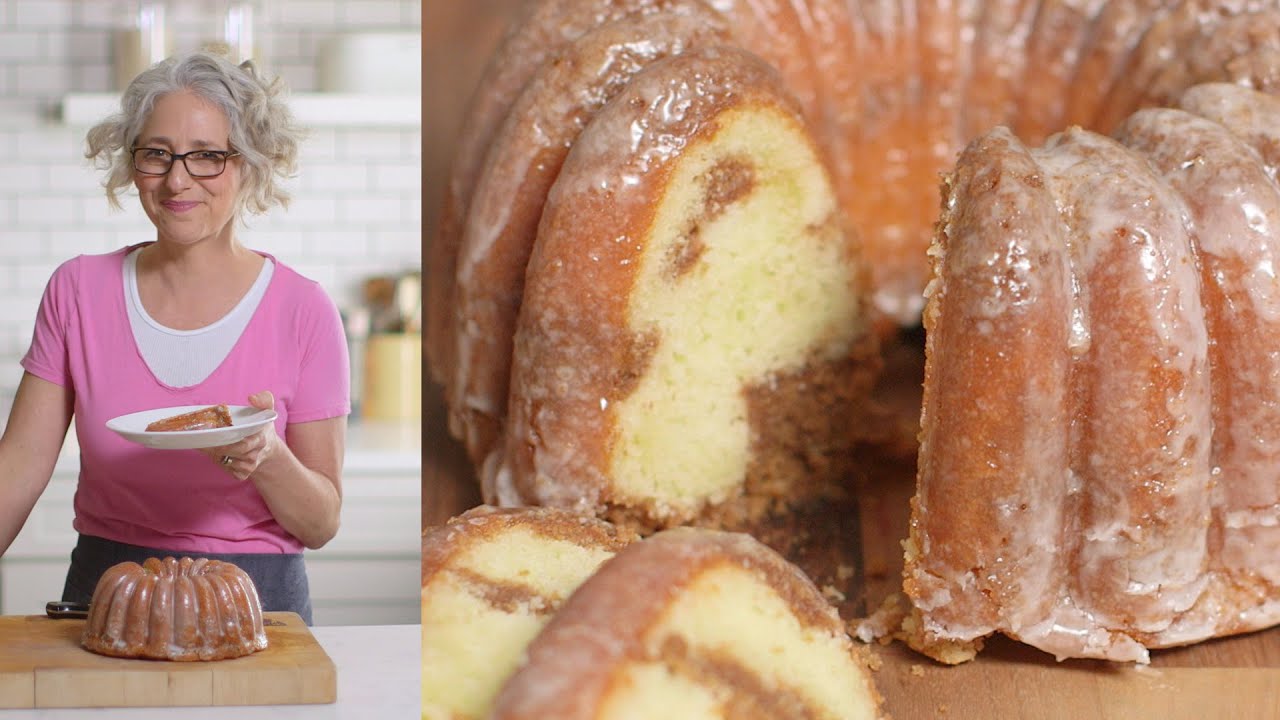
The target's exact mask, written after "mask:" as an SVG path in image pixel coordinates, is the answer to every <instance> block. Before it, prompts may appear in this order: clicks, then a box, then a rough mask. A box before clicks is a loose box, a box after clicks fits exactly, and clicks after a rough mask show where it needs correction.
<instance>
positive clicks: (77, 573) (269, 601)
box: [62, 534, 311, 625]
mask: <svg viewBox="0 0 1280 720" xmlns="http://www.w3.org/2000/svg"><path fill="white" fill-rule="evenodd" d="M165 556H173V557H175V558H181V557H184V556H185V557H191V558H209V559H212V560H222V561H224V562H229V563H233V564H235V565H236V566H237V567H239V568H240V569H241V570H244V571H245V572H246V573H247V574H248V575H249V577H250V578H252V579H253V584H254V585H256V586H257V588H258V598H259V599H260V600H261V601H262V609H263V610H265V611H267V612H295V613H298V615H301V616H302V619H303V621H305V622H306V624H307V625H310V624H311V590H310V586H309V585H308V583H307V567H306V565H305V564H304V563H303V560H302V553H226V554H223V553H197V552H177V551H172V550H160V549H156V548H147V547H141V546H138V545H127V544H125V543H119V542H116V541H114V540H106V539H104V538H100V537H94V536H92V535H84V534H81V535H80V537H79V539H78V540H77V541H76V547H75V549H74V550H72V551H71V567H70V568H69V569H68V570H67V581H66V584H65V585H64V586H63V588H62V599H63V601H65V602H78V603H88V602H89V601H90V600H91V599H92V598H93V589H94V587H96V586H97V584H98V578H100V577H102V574H103V573H105V572H106V571H107V570H108V569H109V568H110V567H111V566H112V565H115V564H117V563H122V562H127V561H133V562H136V563H138V564H139V565H141V564H142V563H143V562H145V561H146V559H147V558H151V557H155V558H161V559H163V558H164V557H165Z"/></svg>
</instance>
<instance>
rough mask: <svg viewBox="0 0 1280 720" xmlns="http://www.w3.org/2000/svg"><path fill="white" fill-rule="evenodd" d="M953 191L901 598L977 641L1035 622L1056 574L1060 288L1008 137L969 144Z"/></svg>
mask: <svg viewBox="0 0 1280 720" xmlns="http://www.w3.org/2000/svg"><path fill="white" fill-rule="evenodd" d="M949 192H950V194H949V202H948V210H947V213H946V214H944V217H943V220H942V222H941V223H940V224H939V235H938V240H937V246H936V247H935V249H934V251H933V252H932V254H933V256H934V261H935V263H936V264H937V270H936V277H937V279H936V280H935V284H934V285H932V286H931V290H930V294H929V300H928V304H927V306H926V310H925V328H926V331H927V345H926V352H927V355H926V363H925V381H924V407H923V411H922V417H921V428H922V429H921V448H920V465H919V489H918V492H917V497H916V500H915V512H914V513H913V516H912V521H911V532H912V538H913V540H914V542H915V544H916V547H917V548H918V549H919V553H918V555H915V556H909V557H908V559H907V567H906V570H905V574H904V576H905V582H904V586H905V588H906V591H907V593H908V595H910V596H911V598H912V600H913V601H914V602H915V603H916V604H917V605H918V606H921V607H923V608H925V609H926V610H928V611H929V612H930V613H932V617H933V619H934V620H936V622H937V623H938V624H939V625H940V626H945V627H949V628H951V629H950V630H948V632H949V633H954V632H958V636H960V637H964V638H974V637H979V636H982V635H985V634H987V633H990V632H991V631H992V630H994V629H995V628H997V627H1000V626H1003V625H1007V624H1008V623H1009V622H1010V621H1014V622H1015V623H1016V624H1021V622H1023V621H1026V620H1028V619H1030V618H1033V617H1035V618H1039V617H1044V616H1045V615H1046V611H1047V607H1046V606H1047V605H1048V604H1049V603H1051V602H1052V597H1053V596H1052V594H1050V593H1049V592H1046V591H1047V590H1048V589H1049V587H1050V582H1051V581H1052V579H1053V578H1056V577H1061V567H1060V565H1059V563H1058V562H1057V561H1056V560H1055V559H1054V557H1053V555H1052V553H1051V552H1049V550H1050V549H1049V548H1046V547H1044V545H1043V544H1042V540H1043V538H1044V537H1046V536H1050V537H1052V536H1053V535H1054V534H1056V533H1057V532H1060V525H1059V522H1058V519H1059V518H1060V516H1061V513H1062V505H1063V499H1064V497H1065V490H1066V488H1065V486H1064V485H1063V484H1062V483H1061V482H1060V475H1061V469H1062V468H1065V467H1066V465H1067V455H1066V452H1067V437H1066V434H1067V426H1066V422H1065V421H1066V414H1065V409H1066V405H1065V390H1066V386H1067V366H1068V358H1067V355H1066V353H1063V352H1062V351H1061V348H1065V347H1066V345H1067V330H1068V328H1069V326H1070V317H1069V313H1070V306H1069V301H1070V296H1071V289H1070V286H1069V276H1068V269H1067V258H1066V249H1065V244H1064V242H1063V238H1062V235H1061V227H1060V223H1059V222H1058V219H1057V210H1056V208H1055V207H1054V202H1053V198H1052V197H1051V196H1050V195H1049V192H1048V190H1047V189H1046V188H1045V184H1044V178H1043V176H1042V174H1041V171H1040V169H1039V167H1038V166H1037V165H1036V163H1035V161H1034V160H1033V159H1032V158H1031V156H1030V154H1029V153H1028V152H1027V150H1026V149H1025V148H1024V147H1023V146H1022V144H1021V143H1020V142H1018V140H1017V139H1016V138H1014V137H1013V136H1012V134H1010V133H1009V132H1008V131H1007V130H1004V129H997V130H995V131H992V132H991V133H988V134H987V135H985V136H983V137H981V138H979V139H977V140H975V141H974V142H973V143H972V144H971V145H970V146H969V148H968V149H967V150H966V151H965V153H964V154H963V155H962V156H961V159H960V162H959V163H958V164H957V166H956V172H955V175H954V176H953V178H952V179H951V181H950V191H949ZM1031 428H1035V429H1031ZM961 430H963V431H961ZM974 438H999V439H1000V442H999V443H995V442H978V443H974V440H973V439H974ZM1042 530H1043V531H1042ZM1006 613H1016V614H1017V615H1018V616H1020V617H1017V618H1008V617H1005V615H1006ZM926 630H929V631H932V630H933V629H932V628H926Z"/></svg>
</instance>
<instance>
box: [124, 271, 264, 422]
mask: <svg viewBox="0 0 1280 720" xmlns="http://www.w3.org/2000/svg"><path fill="white" fill-rule="evenodd" d="M274 270H275V264H274V263H272V262H271V259H270V258H266V262H264V263H263V264H262V271H261V272H259V273H258V279H257V280H255V281H254V282H253V287H251V288H249V292H247V293H245V295H244V297H242V298H240V302H238V303H236V306H235V307H234V308H232V309H231V312H228V313H227V314H226V315H224V316H222V317H221V318H220V319H218V320H216V321H214V322H213V323H211V324H209V325H206V326H204V327H202V328H197V329H195V330H174V329H173V328H168V327H165V326H164V325H161V324H160V323H158V322H156V321H155V319H154V318H152V317H151V316H150V315H148V314H147V311H146V310H145V309H144V308H143V307H142V299H141V298H140V297H139V295H138V253H137V251H136V250H135V251H134V252H131V253H129V254H128V255H127V256H125V259H124V293H125V305H126V306H127V307H128V310H129V327H130V328H131V329H132V330H133V339H134V341H135V342H137V343H138V350H139V351H140V352H141V353H142V359H143V361H144V362H146V363H147V367H148V368H150V369H151V373H152V374H153V375H155V376H156V379H158V380H160V382H162V383H164V384H166V385H169V386H170V387H177V388H184V387H190V386H192V385H198V384H199V383H201V382H203V381H204V380H205V378H207V377H209V376H210V375H211V374H213V371H214V370H216V369H217V368H218V366H219V365H221V364H222V361H223V360H224V359H226V357H227V354H228V353H230V352H231V348H232V347H233V346H234V345H235V344H236V341H237V340H239V339H240V334H241V333H243V332H244V329H245V327H247V326H248V325H249V319H250V318H252V317H253V311H254V310H256V309H257V308H258V303H259V302H261V301H262V296H263V294H265V293H266V291H267V285H268V284H269V283H270V282H271V273H272V272H273V271H274ZM246 401H247V399H246Z"/></svg>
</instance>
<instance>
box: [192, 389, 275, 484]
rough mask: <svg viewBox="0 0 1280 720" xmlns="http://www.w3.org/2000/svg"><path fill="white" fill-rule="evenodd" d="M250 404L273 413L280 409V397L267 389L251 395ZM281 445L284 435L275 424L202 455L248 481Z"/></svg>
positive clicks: (269, 424)
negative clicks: (278, 399) (277, 405)
mask: <svg viewBox="0 0 1280 720" xmlns="http://www.w3.org/2000/svg"><path fill="white" fill-rule="evenodd" d="M249 404H250V405H252V406H253V407H256V408H258V409H259V410H271V409H273V408H275V406H276V398H275V396H274V395H272V394H271V391H270V390H263V391H262V392H256V393H254V394H252V395H250V396H249ZM279 442H280V436H278V435H276V425H275V423H267V424H265V425H263V426H262V430H260V431H258V432H256V433H254V434H252V435H250V436H248V437H246V438H244V439H242V440H240V441H239V442H235V443H232V444H230V445H221V446H218V447H211V448H204V449H203V450H201V452H203V453H204V454H205V455H208V456H209V457H210V458H212V459H213V461H214V462H216V463H218V465H220V466H221V467H222V468H223V469H224V470H226V471H227V472H229V473H231V474H232V475H234V476H235V477H236V478H237V479H239V480H247V479H249V476H250V475H253V473H254V472H255V471H257V469H258V467H259V466H261V465H262V463H264V462H266V461H267V459H268V458H270V457H271V454H272V452H273V451H274V450H275V447H276V444H277V443H279Z"/></svg>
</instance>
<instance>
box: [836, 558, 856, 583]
mask: <svg viewBox="0 0 1280 720" xmlns="http://www.w3.org/2000/svg"><path fill="white" fill-rule="evenodd" d="M851 577H853V566H851V565H845V564H843V563H841V564H840V566H839V567H837V568H836V579H837V580H839V581H840V582H847V581H848V580H849V578H851Z"/></svg>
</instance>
